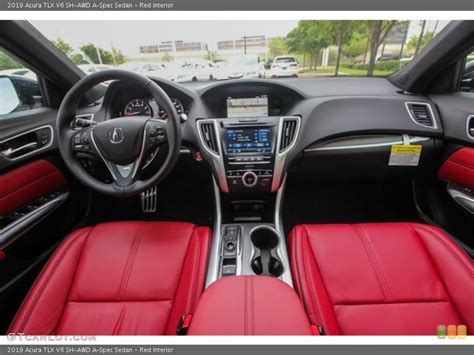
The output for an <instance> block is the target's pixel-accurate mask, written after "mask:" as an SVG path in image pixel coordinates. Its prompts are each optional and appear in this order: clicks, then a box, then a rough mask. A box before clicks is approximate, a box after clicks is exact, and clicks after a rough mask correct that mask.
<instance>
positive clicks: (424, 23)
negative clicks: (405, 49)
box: [415, 20, 426, 55]
mask: <svg viewBox="0 0 474 355" xmlns="http://www.w3.org/2000/svg"><path fill="white" fill-rule="evenodd" d="M425 26H426V20H423V21H421V31H420V36H419V37H418V41H417V42H416V49H415V55H417V54H418V52H419V51H420V47H421V41H422V40H423V34H424V33H425Z"/></svg>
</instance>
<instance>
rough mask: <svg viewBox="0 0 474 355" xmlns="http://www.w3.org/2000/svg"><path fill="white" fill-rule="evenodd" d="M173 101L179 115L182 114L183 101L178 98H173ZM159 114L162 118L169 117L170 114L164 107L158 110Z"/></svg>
mask: <svg viewBox="0 0 474 355" xmlns="http://www.w3.org/2000/svg"><path fill="white" fill-rule="evenodd" d="M171 102H172V103H173V105H174V108H175V110H176V112H177V113H178V115H181V114H183V113H184V106H183V104H182V103H181V101H179V100H178V99H171ZM158 116H159V117H160V118H161V119H162V120H163V119H166V118H168V114H167V113H166V111H165V110H163V109H160V111H159V112H158Z"/></svg>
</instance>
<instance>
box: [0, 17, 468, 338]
mask: <svg viewBox="0 0 474 355" xmlns="http://www.w3.org/2000/svg"><path fill="white" fill-rule="evenodd" d="M0 29H1V30H0V46H1V47H2V50H3V51H4V52H5V53H8V55H9V56H10V57H11V58H15V60H17V61H18V62H21V63H22V64H23V65H25V66H26V65H27V66H28V68H30V69H31V70H32V71H33V72H34V73H36V74H37V80H36V79H35V80H33V79H29V78H27V77H20V76H19V75H2V76H0V94H1V95H2V97H0V99H1V100H4V103H3V104H2V106H8V103H9V102H10V101H8V100H16V101H15V105H13V106H12V107H13V108H12V109H11V110H10V112H7V113H4V114H2V116H0V174H1V175H0V216H1V217H0V326H1V330H2V332H3V333H7V332H13V333H25V334H34V335H39V334H93V335H115V334H117V335H177V334H178V335H184V334H187V335H436V332H437V327H439V326H440V325H446V326H448V325H455V326H459V327H464V328H463V329H465V330H466V331H467V334H473V333H474V306H473V302H474V282H473V281H474V279H473V277H474V276H473V275H474V274H473V259H472V258H473V255H474V249H473V248H474V86H473V85H472V80H473V78H472V73H471V74H469V72H468V71H467V69H468V68H469V65H467V64H469V63H467V60H468V58H469V55H470V53H472V51H473V47H474V22H472V21H454V22H451V23H449V24H448V25H447V26H446V27H445V28H444V29H443V30H442V31H441V32H440V33H439V34H438V35H437V36H436V37H435V38H434V40H433V41H432V42H431V43H430V44H429V45H428V46H427V47H426V48H424V49H423V50H422V51H421V52H420V53H419V54H418V55H417V56H416V57H415V58H413V59H412V60H411V61H410V62H409V63H408V64H406V65H405V66H404V67H403V68H401V69H400V70H398V71H397V72H395V73H394V74H392V75H390V76H388V77H347V76H346V77H344V76H340V77H313V78H303V77H299V78H287V79H280V80H277V79H260V80H259V79H258V78H256V79H248V78H245V77H244V78H241V79H236V80H226V81H209V82H198V83H196V82H192V83H189V84H186V85H185V84H180V83H177V82H175V81H171V80H168V79H165V78H160V77H158V76H151V75H150V76H147V75H144V74H142V73H139V72H133V71H126V70H120V69H106V70H102V71H97V72H96V73H92V74H90V75H87V76H86V75H85V74H84V73H83V72H81V71H80V70H79V69H78V67H77V66H76V65H75V64H74V63H73V62H72V61H71V60H70V59H68V58H67V57H66V55H64V54H63V53H62V52H61V51H59V50H58V49H57V48H56V47H55V46H54V45H53V44H52V43H51V42H50V41H49V40H47V39H46V37H44V36H43V35H42V34H41V33H40V32H39V31H37V30H36V28H35V27H33V26H32V25H31V24H30V23H28V22H22V21H1V22H0ZM469 75H470V76H469ZM104 83H105V84H104ZM12 97H14V99H12ZM3 108H4V107H3Z"/></svg>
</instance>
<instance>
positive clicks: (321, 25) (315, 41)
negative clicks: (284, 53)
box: [286, 20, 331, 54]
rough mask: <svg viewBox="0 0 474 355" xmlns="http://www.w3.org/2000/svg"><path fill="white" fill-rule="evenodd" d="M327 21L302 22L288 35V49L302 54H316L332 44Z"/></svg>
mask: <svg viewBox="0 0 474 355" xmlns="http://www.w3.org/2000/svg"><path fill="white" fill-rule="evenodd" d="M325 22H326V21H319V20H318V21H314V20H302V21H299V22H298V26H297V27H295V28H294V29H292V30H291V31H290V33H288V35H287V37H286V47H287V48H288V50H289V51H291V52H295V53H300V54H305V53H307V54H309V53H311V54H314V53H317V52H319V51H320V50H321V49H323V48H326V47H327V46H329V45H330V44H331V38H330V37H329V36H328V35H327V24H326V23H325Z"/></svg>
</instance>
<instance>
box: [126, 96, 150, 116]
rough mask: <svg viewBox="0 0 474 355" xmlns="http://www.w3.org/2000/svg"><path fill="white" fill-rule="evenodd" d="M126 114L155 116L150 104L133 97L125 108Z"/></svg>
mask: <svg viewBox="0 0 474 355" xmlns="http://www.w3.org/2000/svg"><path fill="white" fill-rule="evenodd" d="M123 114H124V116H148V117H153V112H152V110H151V107H150V105H149V104H148V103H147V102H145V100H142V99H133V100H132V101H130V102H129V103H128V104H127V105H126V106H125V108H124V110H123Z"/></svg>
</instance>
